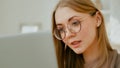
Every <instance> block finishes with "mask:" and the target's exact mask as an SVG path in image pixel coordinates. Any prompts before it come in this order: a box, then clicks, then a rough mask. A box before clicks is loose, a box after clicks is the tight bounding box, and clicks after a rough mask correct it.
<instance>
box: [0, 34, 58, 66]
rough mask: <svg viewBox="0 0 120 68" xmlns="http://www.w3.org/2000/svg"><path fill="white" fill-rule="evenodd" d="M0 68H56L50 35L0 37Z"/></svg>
mask: <svg viewBox="0 0 120 68" xmlns="http://www.w3.org/2000/svg"><path fill="white" fill-rule="evenodd" d="M0 68H58V67H57V61H56V55H55V50H54V45H53V40H52V35H51V33H50V32H36V33H27V34H19V35H11V36H5V37H0Z"/></svg>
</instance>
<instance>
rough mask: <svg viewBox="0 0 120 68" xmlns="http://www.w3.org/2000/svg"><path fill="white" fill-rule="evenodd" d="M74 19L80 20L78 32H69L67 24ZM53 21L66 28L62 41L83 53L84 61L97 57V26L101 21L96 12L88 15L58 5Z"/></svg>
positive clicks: (89, 61) (75, 50)
mask: <svg viewBox="0 0 120 68" xmlns="http://www.w3.org/2000/svg"><path fill="white" fill-rule="evenodd" d="M75 20H78V21H80V22H81V30H80V31H79V32H78V33H71V32H70V31H69V30H68V28H67V24H68V23H69V22H71V21H75ZM55 21H56V25H57V27H58V28H59V27H64V28H65V30H66V37H65V38H64V39H63V40H62V41H63V42H64V43H65V44H66V45H67V46H68V47H70V48H71V49H72V50H73V51H74V52H75V53H76V54H83V56H84V59H85V62H86V63H91V62H93V61H95V60H96V59H97V58H98V56H99V48H98V44H97V40H98V38H97V27H99V24H100V21H101V18H100V15H99V13H98V12H97V13H96V15H95V16H90V14H85V13H80V12H76V11H74V10H73V9H71V8H69V7H60V8H58V9H57V11H56V13H55Z"/></svg>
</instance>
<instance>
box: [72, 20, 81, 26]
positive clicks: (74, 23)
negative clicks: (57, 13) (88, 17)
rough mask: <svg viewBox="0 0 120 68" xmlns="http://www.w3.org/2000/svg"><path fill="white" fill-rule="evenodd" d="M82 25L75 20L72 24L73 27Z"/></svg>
mask: <svg viewBox="0 0 120 68" xmlns="http://www.w3.org/2000/svg"><path fill="white" fill-rule="evenodd" d="M79 24H80V21H78V20H75V21H73V22H72V23H71V26H78V25H79Z"/></svg>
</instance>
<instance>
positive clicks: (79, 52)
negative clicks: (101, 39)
mask: <svg viewBox="0 0 120 68" xmlns="http://www.w3.org/2000/svg"><path fill="white" fill-rule="evenodd" d="M74 52H75V53H76V54H82V53H83V50H81V49H75V50H74Z"/></svg>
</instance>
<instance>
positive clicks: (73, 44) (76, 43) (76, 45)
mask: <svg viewBox="0 0 120 68" xmlns="http://www.w3.org/2000/svg"><path fill="white" fill-rule="evenodd" d="M80 43H81V41H73V42H71V45H72V46H73V47H74V48H77V47H79V46H80Z"/></svg>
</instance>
